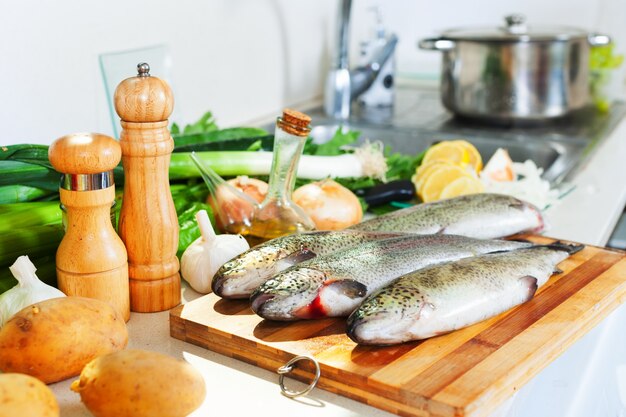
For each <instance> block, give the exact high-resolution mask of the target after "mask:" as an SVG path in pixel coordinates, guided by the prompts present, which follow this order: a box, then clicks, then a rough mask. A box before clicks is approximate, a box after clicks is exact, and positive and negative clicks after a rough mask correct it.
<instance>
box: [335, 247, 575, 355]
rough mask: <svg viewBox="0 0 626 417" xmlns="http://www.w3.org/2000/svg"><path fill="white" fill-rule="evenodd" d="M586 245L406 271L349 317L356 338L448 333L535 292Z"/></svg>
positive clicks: (387, 341)
mask: <svg viewBox="0 0 626 417" xmlns="http://www.w3.org/2000/svg"><path fill="white" fill-rule="evenodd" d="M582 248H583V245H567V244H563V243H560V242H557V243H555V244H552V245H544V246H534V247H531V248H528V249H519V250H514V251H510V252H505V253H494V254H487V255H481V256H477V257H474V258H468V259H461V260H459V261H456V262H448V263H444V264H440V265H435V266H431V267H427V268H424V269H422V270H419V271H416V272H413V273H410V274H407V275H404V276H402V277H400V278H398V279H397V280H395V281H393V282H392V283H391V284H389V285H388V286H386V287H384V288H383V289H381V290H380V291H378V292H376V293H374V294H372V295H371V296H370V297H368V298H367V299H366V300H365V301H364V302H363V303H362V304H361V305H360V306H359V308H358V309H356V310H355V311H354V312H353V313H352V314H351V315H350V317H349V318H348V327H347V333H348V336H349V337H350V338H351V339H352V340H353V341H355V342H357V343H360V344H367V345H391V344H396V343H402V342H407V341H411V340H420V339H425V338H428V337H432V336H437V335H439V334H443V333H448V332H451V331H453V330H456V329H460V328H462V327H466V326H469V325H471V324H474V323H478V322H480V321H483V320H486V319H488V318H490V317H493V316H495V315H497V314H500V313H502V312H504V311H506V310H509V309H511V308H513V307H515V306H517V305H519V304H522V303H525V302H527V301H529V300H530V299H532V298H533V296H534V294H535V291H537V288H539V287H541V286H542V285H543V284H545V283H546V281H547V280H548V278H550V276H551V275H552V274H553V273H554V272H561V271H559V270H558V269H557V268H556V266H557V264H558V263H559V262H561V261H563V260H564V259H566V258H567V257H568V256H569V255H570V254H572V253H575V252H578V251H579V250H581V249H582Z"/></svg>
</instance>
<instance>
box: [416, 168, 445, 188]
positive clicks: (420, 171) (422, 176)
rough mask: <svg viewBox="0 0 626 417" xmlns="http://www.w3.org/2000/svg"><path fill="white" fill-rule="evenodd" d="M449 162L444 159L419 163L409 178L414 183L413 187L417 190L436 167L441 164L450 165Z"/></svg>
mask: <svg viewBox="0 0 626 417" xmlns="http://www.w3.org/2000/svg"><path fill="white" fill-rule="evenodd" d="M450 164H451V163H450V162H446V161H430V162H427V163H425V164H422V165H420V166H419V167H418V168H417V170H416V171H415V175H413V177H412V178H411V180H412V181H413V184H414V185H415V189H416V190H419V189H420V188H422V186H423V185H424V181H426V179H427V178H428V176H429V175H430V174H431V173H433V172H435V170H436V169H437V167H439V166H441V165H450Z"/></svg>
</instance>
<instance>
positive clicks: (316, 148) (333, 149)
mask: <svg viewBox="0 0 626 417" xmlns="http://www.w3.org/2000/svg"><path fill="white" fill-rule="evenodd" d="M359 136H361V132H359V131H357V130H349V129H344V128H343V127H341V126H340V127H339V128H337V130H336V131H335V134H334V135H333V137H332V138H331V139H330V140H329V141H328V142H325V143H322V144H320V145H318V144H314V143H313V142H312V141H308V142H307V144H306V146H305V151H304V153H305V154H308V155H340V154H342V153H345V152H346V150H345V149H344V147H345V146H348V145H352V144H354V143H356V141H357V140H358V139H359Z"/></svg>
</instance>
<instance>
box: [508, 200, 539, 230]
mask: <svg viewBox="0 0 626 417" xmlns="http://www.w3.org/2000/svg"><path fill="white" fill-rule="evenodd" d="M511 199H512V202H511V203H510V204H509V208H510V209H511V210H514V211H515V210H518V211H521V212H522V214H523V217H524V219H525V222H526V223H525V224H527V225H528V228H527V229H526V230H524V232H526V233H541V232H543V231H544V230H545V229H547V228H548V224H547V222H546V218H545V217H544V215H543V214H542V213H541V210H539V208H538V207H536V206H535V205H533V204H531V203H528V202H526V201H523V200H520V199H518V198H514V197H511Z"/></svg>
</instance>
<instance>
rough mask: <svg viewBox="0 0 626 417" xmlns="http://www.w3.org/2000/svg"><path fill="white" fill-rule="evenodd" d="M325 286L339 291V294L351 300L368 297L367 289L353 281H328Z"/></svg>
mask: <svg viewBox="0 0 626 417" xmlns="http://www.w3.org/2000/svg"><path fill="white" fill-rule="evenodd" d="M324 286H325V287H333V289H334V290H339V292H341V293H342V294H344V295H345V296H346V297H349V298H363V297H365V296H366V295H367V287H366V286H365V285H364V284H362V283H360V282H359V281H355V280H353V279H338V280H334V281H327V282H325V283H324Z"/></svg>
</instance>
